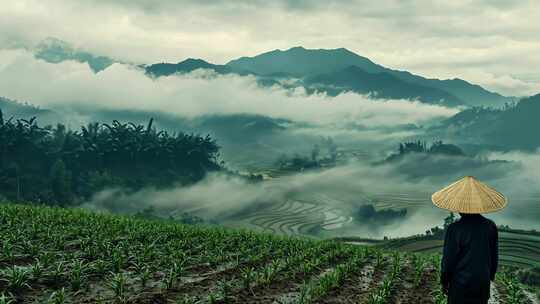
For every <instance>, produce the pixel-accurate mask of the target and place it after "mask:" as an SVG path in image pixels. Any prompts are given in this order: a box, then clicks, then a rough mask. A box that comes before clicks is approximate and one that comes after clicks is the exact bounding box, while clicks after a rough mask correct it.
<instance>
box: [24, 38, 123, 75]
mask: <svg viewBox="0 0 540 304" xmlns="http://www.w3.org/2000/svg"><path fill="white" fill-rule="evenodd" d="M34 57H35V58H37V59H41V60H44V61H46V62H49V63H60V62H63V61H67V60H74V61H77V62H81V63H87V64H88V66H89V67H90V68H91V69H92V71H93V72H94V73H98V72H101V71H103V70H104V69H106V68H108V67H109V66H111V65H112V64H113V63H114V62H115V61H114V60H113V59H111V58H108V57H105V56H96V55H94V54H91V53H89V52H87V51H83V50H79V49H76V48H74V47H73V46H72V45H71V44H70V43H68V42H66V41H63V40H61V39H58V38H54V37H47V38H45V39H44V40H42V41H41V42H40V43H38V44H37V45H36V47H35V48H34Z"/></svg>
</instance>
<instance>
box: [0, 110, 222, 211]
mask: <svg viewBox="0 0 540 304" xmlns="http://www.w3.org/2000/svg"><path fill="white" fill-rule="evenodd" d="M221 167H222V164H221V163H220V161H219V146H218V145H217V144H216V141H215V140H214V139H213V138H211V137H210V136H206V137H202V136H199V135H194V134H185V133H182V132H179V133H174V134H170V133H168V132H166V131H158V130H156V129H155V128H154V127H153V121H152V120H150V121H149V123H148V124H147V125H146V126H144V125H138V124H134V123H121V122H119V121H114V122H113V123H112V124H106V123H90V124H88V125H87V126H82V127H81V128H80V130H76V131H73V130H68V129H67V128H66V127H65V126H64V125H61V124H58V125H57V126H54V127H52V126H46V127H40V126H39V125H38V124H37V123H36V120H35V118H32V119H30V120H25V119H16V120H14V119H7V120H5V119H4V117H3V114H2V112H1V110H0V199H1V198H2V196H3V197H4V199H8V200H12V201H33V202H42V203H50V204H59V205H68V204H76V203H78V202H81V201H82V200H84V199H88V198H90V197H91V196H92V194H94V193H96V192H98V191H100V190H102V189H105V188H107V187H125V188H128V189H133V190H137V189H140V188H142V187H146V186H153V187H158V188H159V187H166V186H170V185H173V184H183V185H186V184H190V183H194V182H196V181H198V180H200V179H202V178H203V177H204V176H205V175H206V173H207V172H209V171H215V170H220V169H221Z"/></svg>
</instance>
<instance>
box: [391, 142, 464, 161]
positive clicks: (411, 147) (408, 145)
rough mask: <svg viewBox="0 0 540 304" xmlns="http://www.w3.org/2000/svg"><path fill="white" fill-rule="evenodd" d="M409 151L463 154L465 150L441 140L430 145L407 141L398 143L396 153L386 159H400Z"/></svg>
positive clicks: (409, 152)
mask: <svg viewBox="0 0 540 304" xmlns="http://www.w3.org/2000/svg"><path fill="white" fill-rule="evenodd" d="M411 153H425V154H443V155H454V156H463V155H465V152H463V150H462V149H461V148H460V147H458V146H456V145H452V144H445V143H443V142H442V141H435V142H433V143H432V144H431V145H428V144H427V143H426V142H425V141H420V140H418V141H408V142H403V143H400V144H399V146H398V151H397V153H393V154H391V155H390V156H389V157H388V158H387V159H386V160H387V161H392V160H397V159H401V158H402V157H403V156H404V155H407V154H411Z"/></svg>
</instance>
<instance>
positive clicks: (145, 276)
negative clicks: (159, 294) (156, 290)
mask: <svg viewBox="0 0 540 304" xmlns="http://www.w3.org/2000/svg"><path fill="white" fill-rule="evenodd" d="M151 275H152V273H151V272H150V270H149V269H148V267H143V268H142V269H141V270H140V272H139V278H140V280H141V286H142V287H146V284H147V283H148V280H150V276H151Z"/></svg>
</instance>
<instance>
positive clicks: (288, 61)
mask: <svg viewBox="0 0 540 304" xmlns="http://www.w3.org/2000/svg"><path fill="white" fill-rule="evenodd" d="M227 65H228V66H230V67H232V68H234V69H241V70H244V71H249V72H252V73H254V74H259V75H270V74H275V73H286V74H290V75H291V76H293V77H297V78H303V77H310V76H313V75H316V74H329V73H335V72H337V71H340V70H343V69H346V68H348V67H350V66H356V67H358V68H360V69H362V70H363V71H365V72H367V73H370V74H379V73H387V74H390V75H392V76H394V77H396V78H398V79H400V80H402V81H404V82H406V83H410V84H415V85H419V86H422V87H427V88H433V89H437V90H438V91H439V92H440V91H445V92H446V93H447V94H448V95H447V96H452V99H451V101H450V103H453V104H455V103H460V102H463V103H464V104H467V105H470V106H476V105H483V106H500V105H503V104H504V103H506V102H509V101H512V99H511V98H509V97H505V96H502V95H500V94H497V93H494V92H490V91H488V90H485V89H484V88H482V87H480V86H478V85H474V84H471V83H469V82H467V81H464V80H461V79H451V80H439V79H429V78H425V77H422V76H418V75H414V74H412V73H410V72H407V71H399V70H393V69H389V68H386V67H384V66H382V65H379V64H377V63H374V62H373V61H371V60H370V59H368V58H366V57H362V56H360V55H357V54H355V53H353V52H351V51H349V50H347V49H344V48H339V49H305V48H303V47H294V48H291V49H289V50H286V51H281V50H274V51H271V52H267V53H263V54H260V55H257V56H254V57H241V58H239V59H236V60H232V61H230V62H228V63H227ZM367 76H369V75H367ZM377 77H380V75H378V76H374V78H377ZM366 78H367V77H364V80H366ZM372 81H376V79H373V80H372ZM350 89H351V88H349V90H350ZM430 94H431V93H430ZM438 94H440V93H438ZM417 97H418V98H419V99H420V100H423V99H424V96H417ZM404 98H405V97H404ZM427 99H431V97H428V98H427Z"/></svg>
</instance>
